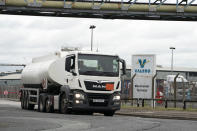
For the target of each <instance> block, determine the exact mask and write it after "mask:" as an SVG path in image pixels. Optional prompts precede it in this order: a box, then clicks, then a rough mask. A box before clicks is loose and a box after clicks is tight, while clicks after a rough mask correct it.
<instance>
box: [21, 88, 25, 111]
mask: <svg viewBox="0 0 197 131" xmlns="http://www.w3.org/2000/svg"><path fill="white" fill-rule="evenodd" d="M21 108H22V109H24V108H25V101H24V92H23V91H22V92H21Z"/></svg>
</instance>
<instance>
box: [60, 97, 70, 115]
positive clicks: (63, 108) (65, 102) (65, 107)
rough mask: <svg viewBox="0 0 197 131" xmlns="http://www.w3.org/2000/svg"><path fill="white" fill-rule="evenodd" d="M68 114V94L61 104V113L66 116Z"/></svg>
mask: <svg viewBox="0 0 197 131" xmlns="http://www.w3.org/2000/svg"><path fill="white" fill-rule="evenodd" d="M67 112H68V100H67V99H66V94H63V95H62V96H61V102H60V113H62V114H66V113H67Z"/></svg>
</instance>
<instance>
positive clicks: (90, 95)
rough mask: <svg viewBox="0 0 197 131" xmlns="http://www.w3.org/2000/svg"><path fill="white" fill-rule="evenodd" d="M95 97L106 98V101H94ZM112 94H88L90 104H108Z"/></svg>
mask: <svg viewBox="0 0 197 131" xmlns="http://www.w3.org/2000/svg"><path fill="white" fill-rule="evenodd" d="M93 99H104V102H93ZM109 100H110V95H108V94H88V102H89V105H90V106H108V103H109Z"/></svg>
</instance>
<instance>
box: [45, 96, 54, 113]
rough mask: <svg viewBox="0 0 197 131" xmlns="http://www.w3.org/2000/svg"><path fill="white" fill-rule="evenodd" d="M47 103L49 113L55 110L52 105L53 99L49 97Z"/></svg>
mask: <svg viewBox="0 0 197 131" xmlns="http://www.w3.org/2000/svg"><path fill="white" fill-rule="evenodd" d="M45 105H46V112H47V113H52V112H53V111H54V109H53V105H51V101H50V99H49V98H47V100H46V104H45Z"/></svg>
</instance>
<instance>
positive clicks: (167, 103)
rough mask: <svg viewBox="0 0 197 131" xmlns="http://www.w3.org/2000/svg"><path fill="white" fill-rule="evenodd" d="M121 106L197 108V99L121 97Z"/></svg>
mask: <svg viewBox="0 0 197 131" xmlns="http://www.w3.org/2000/svg"><path fill="white" fill-rule="evenodd" d="M121 104H122V105H123V106H127V107H129V106H131V107H152V108H155V107H162V108H182V109H184V110H185V109H188V108H189V109H197V101H192V100H184V101H182V100H170V99H122V100H121Z"/></svg>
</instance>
